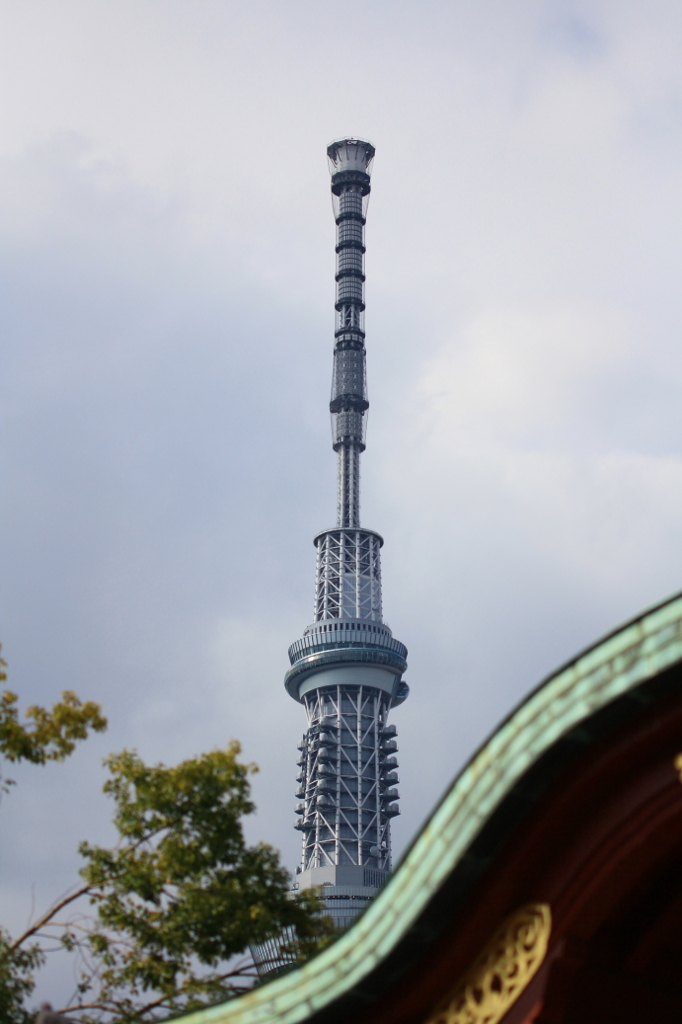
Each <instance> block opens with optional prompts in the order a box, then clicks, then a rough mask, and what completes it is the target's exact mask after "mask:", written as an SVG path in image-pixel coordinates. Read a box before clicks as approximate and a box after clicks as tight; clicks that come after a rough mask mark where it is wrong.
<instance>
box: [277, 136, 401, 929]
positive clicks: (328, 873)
mask: <svg viewBox="0 0 682 1024" xmlns="http://www.w3.org/2000/svg"><path fill="white" fill-rule="evenodd" d="M327 155H328V157H329V166H330V171H331V176H332V179H331V187H332V203H333V209H334V215H335V219H336V226H337V235H336V253H337V264H336V304H335V308H336V330H335V344H334V372H333V377H332V394H331V402H330V406H329V408H330V411H331V414H332V444H333V448H334V451H336V452H337V457H338V502H337V525H336V527H335V528H334V529H331V530H324V531H322V532H321V533H319V534H318V535H317V537H315V546H316V548H317V577H316V586H315V610H314V616H315V620H314V622H313V623H312V625H310V626H308V628H307V629H306V630H304V633H303V636H302V637H301V639H300V640H297V641H296V642H295V643H293V644H292V645H291V647H290V648H289V659H290V662H291V668H290V670H289V672H288V673H287V676H286V679H285V685H286V688H287V690H288V692H289V693H290V694H291V696H292V697H294V698H295V699H296V700H298V701H300V702H301V703H302V704H303V705H304V707H305V710H306V715H307V720H308V727H307V731H306V733H305V734H304V736H303V739H302V741H301V743H299V750H300V757H299V760H298V765H299V769H300V772H299V775H298V779H297V782H298V790H297V792H296V796H297V798H298V801H299V802H298V804H297V807H296V813H297V816H298V818H297V821H296V828H297V829H299V830H300V831H301V832H302V833H303V856H302V861H301V866H300V868H299V869H298V875H297V879H298V882H297V885H298V886H299V887H301V888H305V887H308V886H313V885H324V886H325V887H326V888H325V889H324V893H325V903H326V905H327V907H328V909H329V911H330V913H331V914H332V916H333V917H334V918H335V920H336V922H337V924H344V923H348V921H349V920H351V919H352V918H353V917H354V916H355V915H356V914H357V913H358V912H359V910H361V909H362V908H363V906H364V905H365V904H366V902H367V900H370V899H371V898H372V896H373V894H374V893H375V892H376V890H377V888H378V886H380V885H381V884H382V882H383V881H384V879H385V877H386V875H387V873H388V872H389V871H390V869H391V836H390V821H391V818H393V817H395V816H396V815H397V814H399V813H400V810H399V807H398V803H397V801H398V795H399V794H398V790H397V789H396V784H397V782H398V775H397V768H398V761H397V758H396V756H395V753H396V751H397V749H398V744H397V740H396V728H395V726H394V725H389V724H388V715H389V711H390V710H391V708H393V707H395V706H396V705H398V704H401V703H402V702H403V701H404V700H405V698H406V697H407V695H408V692H409V691H408V687H407V685H406V683H404V682H403V680H402V674H403V672H404V671H405V669H406V668H407V661H406V658H407V649H406V648H405V646H404V645H403V644H401V643H400V642H399V641H398V640H395V639H394V638H393V636H392V633H391V630H390V629H389V628H388V626H387V625H386V624H385V623H384V622H383V620H382V606H381V554H380V553H381V547H382V545H383V540H382V538H381V537H380V536H379V534H378V533H375V532H374V531H373V530H367V529H364V528H363V527H361V526H360V455H361V453H362V452H363V451H364V449H365V420H366V412H367V409H368V408H369V402H368V400H367V380H366V368H365V329H364V328H365V325H364V312H365V295H364V282H365V272H364V254H365V238H364V229H365V220H366V215H367V202H368V199H369V193H370V170H371V166H372V161H373V159H374V147H373V146H372V145H371V144H370V143H369V142H364V141H362V140H361V139H350V138H348V139H341V140H340V141H338V142H334V143H332V144H331V146H329V148H328V150H327Z"/></svg>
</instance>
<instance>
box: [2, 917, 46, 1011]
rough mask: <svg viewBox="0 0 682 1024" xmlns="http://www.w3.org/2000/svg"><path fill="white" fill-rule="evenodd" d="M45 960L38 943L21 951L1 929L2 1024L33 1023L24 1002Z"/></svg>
mask: <svg viewBox="0 0 682 1024" xmlns="http://www.w3.org/2000/svg"><path fill="white" fill-rule="evenodd" d="M44 960H45V955H44V953H43V952H42V951H41V949H40V947H39V946H38V945H37V944H33V945H31V946H29V947H28V948H27V949H21V948H20V947H17V946H15V945H13V944H12V942H11V940H10V937H9V935H8V934H7V932H6V931H5V930H4V929H3V928H0V1021H2V1024H29V1022H30V1020H31V1017H30V1015H29V1014H28V1013H27V1011H26V1009H25V1007H24V999H25V998H26V996H29V995H30V994H31V992H32V991H33V986H34V980H33V972H34V971H35V969H36V968H37V967H40V966H41V965H42V964H43V962H44Z"/></svg>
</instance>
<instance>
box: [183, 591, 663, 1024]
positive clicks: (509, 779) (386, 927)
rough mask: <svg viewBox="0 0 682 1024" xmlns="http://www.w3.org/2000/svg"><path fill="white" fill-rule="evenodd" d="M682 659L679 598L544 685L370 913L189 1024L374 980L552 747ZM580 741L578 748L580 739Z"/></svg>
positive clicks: (282, 1020)
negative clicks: (304, 960) (309, 955)
mask: <svg viewBox="0 0 682 1024" xmlns="http://www.w3.org/2000/svg"><path fill="white" fill-rule="evenodd" d="M680 660H682V595H678V596H676V597H674V598H671V599H670V600H668V601H667V602H665V603H664V604H662V605H660V606H658V607H657V608H654V609H652V610H651V611H649V612H646V613H645V614H644V615H642V616H641V617H640V618H638V619H635V620H634V621H632V622H630V623H628V624H627V625H625V626H623V627H621V628H620V629H619V630H617V631H616V632H615V633H613V634H611V635H610V636H608V637H606V638H605V639H604V640H601V641H600V642H599V643H598V644H596V645H595V646H594V647H592V648H590V649H589V650H587V651H585V652H584V653H583V654H581V655H579V656H578V657H577V658H576V659H575V660H574V661H572V662H570V663H569V664H568V665H566V666H565V667H564V668H562V669H560V670H559V671H558V672H557V673H555V674H554V675H552V676H550V678H549V679H547V680H545V682H543V683H542V684H541V685H540V686H539V687H538V688H537V689H536V690H534V691H533V693H531V694H530V696H529V697H527V698H526V699H525V700H524V701H523V703H522V704H520V705H519V707H518V708H516V710H515V711H514V712H513V713H512V714H511V715H510V716H509V718H507V719H506V721H504V722H503V723H502V725H501V726H500V727H499V728H498V729H497V730H496V731H495V733H493V735H492V736H491V737H490V739H489V740H488V741H487V742H486V743H485V744H484V745H483V746H482V747H481V748H480V750H479V751H478V752H477V753H476V754H475V756H474V757H473V758H472V760H471V761H470V762H469V764H468V765H467V766H466V767H465V768H464V770H463V771H462V772H461V774H460V775H459V776H458V777H457V778H456V779H455V781H454V782H453V784H452V786H451V787H450V789H449V790H448V792H447V793H446V794H445V797H444V798H443V800H442V801H441V803H440V804H439V805H438V807H437V808H436V810H435V811H434V813H433V815H432V816H431V818H430V820H429V821H428V822H427V824H426V826H425V827H424V828H423V830H422V831H421V833H420V834H419V835H418V836H417V838H416V840H415V841H414V843H413V844H412V846H411V847H410V849H409V850H408V852H407V854H406V855H405V857H404V859H403V861H402V863H401V864H400V865H399V867H398V869H397V870H396V872H395V874H394V876H393V878H392V879H391V880H390V882H389V883H388V884H387V885H386V887H385V888H384V889H383V890H382V891H381V892H380V893H379V895H378V896H377V898H376V899H375V900H374V902H373V903H372V904H371V905H370V907H369V908H368V909H367V911H366V912H365V913H364V914H363V915H362V917H360V918H359V919H358V921H357V922H356V923H355V924H354V925H353V927H352V928H351V929H350V931H348V932H346V933H345V935H343V936H342V937H341V938H340V939H338V940H337V941H336V942H335V943H334V944H333V945H332V946H330V947H329V949H327V950H325V951H324V952H323V953H321V954H320V955H319V956H318V957H316V958H315V959H314V960H312V961H311V962H310V963H308V964H306V965H305V966H304V967H301V968H300V969H298V970H296V971H294V972H292V973H291V974H288V975H285V976H284V977H281V978H278V979H275V980H274V981H272V982H270V983H269V984H267V985H265V986H263V987H262V988H259V989H255V990H254V991H253V992H249V993H247V994H246V995H244V996H241V997H240V998H238V999H233V1000H231V1001H230V1002H227V1003H223V1004H221V1005H219V1006H213V1007H210V1008H209V1009H205V1010H201V1011H197V1012H194V1013H189V1014H185V1015H184V1016H182V1017H180V1018H176V1019H177V1020H180V1021H182V1024H266V1022H267V1024H270V1022H274V1021H277V1022H278V1024H296V1022H298V1021H304V1020H305V1019H306V1018H308V1017H310V1016H311V1015H313V1014H315V1013H317V1012H319V1011H321V1010H323V1009H324V1008H325V1007H328V1006H329V1004H331V1003H332V1002H334V1001H335V1000H337V999H339V998H341V997H343V996H344V995H345V994H347V993H349V992H350V991H351V990H352V989H353V988H354V987H355V986H357V985H358V984H359V983H360V982H363V980H365V979H367V978H368V977H369V975H370V974H371V973H372V972H373V971H375V970H376V968H377V967H378V966H379V965H380V964H381V963H382V961H383V960H384V959H385V958H386V957H387V956H388V955H389V954H390V953H391V952H393V951H394V950H395V948H396V947H397V945H398V944H399V942H400V941H401V939H402V938H403V937H404V936H405V935H406V933H407V932H408V931H409V929H410V927H411V926H412V925H413V924H414V922H415V921H416V920H417V918H418V917H419V916H420V914H421V913H422V912H423V911H424V909H425V908H426V906H427V904H428V903H429V902H430V901H431V900H432V899H433V897H434V895H435V894H436V893H437V892H438V890H439V888H440V887H441V886H442V885H443V883H444V882H445V880H446V879H448V878H449V876H450V875H451V874H452V873H453V872H454V871H455V870H456V869H457V867H458V865H460V864H461V862H462V858H463V857H464V855H465V854H467V855H469V854H470V852H471V849H472V846H473V844H474V843H475V840H476V838H477V837H478V836H480V834H481V831H482V830H483V828H484V827H485V826H486V825H487V824H488V823H489V822H490V821H491V818H492V816H493V815H494V814H495V812H496V811H497V810H498V809H499V808H500V807H501V805H502V803H503V802H504V800H505V798H506V797H507V796H509V794H510V793H511V791H512V789H514V788H515V787H516V788H518V786H519V785H520V784H521V783H522V780H523V778H524V776H525V775H527V773H528V772H529V771H530V769H531V768H532V767H533V765H536V764H537V762H538V760H539V759H540V758H541V757H543V755H545V754H546V753H547V752H548V751H549V750H550V748H552V747H555V746H556V745H557V744H558V743H559V742H560V741H562V740H566V739H567V738H570V737H579V736H580V730H581V727H582V729H583V731H585V727H586V724H587V723H588V721H589V720H592V719H594V718H595V716H597V715H598V714H599V713H600V712H602V711H605V709H607V708H608V707H609V705H613V704H614V702H617V701H618V700H619V698H623V697H625V696H627V695H631V696H632V698H633V699H634V697H635V691H637V689H638V688H641V687H642V685H643V684H645V683H647V681H650V680H654V679H655V678H656V677H657V676H660V675H661V673H663V672H664V671H665V670H666V669H668V668H670V667H671V666H673V665H674V664H675V663H676V662H679V661H680ZM575 742H579V739H576V740H575Z"/></svg>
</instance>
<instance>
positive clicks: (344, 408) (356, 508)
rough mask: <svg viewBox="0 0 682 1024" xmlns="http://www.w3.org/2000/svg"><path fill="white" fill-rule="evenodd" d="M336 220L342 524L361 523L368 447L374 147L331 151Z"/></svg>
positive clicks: (336, 425)
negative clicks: (368, 256)
mask: <svg viewBox="0 0 682 1024" xmlns="http://www.w3.org/2000/svg"><path fill="white" fill-rule="evenodd" d="M327 157H328V159H329V170H330V173H331V176H332V205H333V209H334V217H335V220H336V331H335V345H334V373H333V377H332V397H331V402H330V403H329V409H330V412H331V414H332V424H333V445H334V450H335V451H336V452H337V453H338V460H339V461H338V503H337V504H338V514H337V525H338V526H340V527H351V528H356V527H359V526H360V453H361V452H363V451H364V450H365V426H366V423H365V413H366V412H367V409H368V408H369V402H368V400H367V375H366V371H365V323H364V318H365V271H364V265H363V264H364V255H365V221H366V214H367V203H368V200H369V193H370V190H371V183H370V171H371V168H372V162H373V160H374V146H372V144H371V143H369V142H364V141H362V140H361V139H341V140H339V141H338V142H332V143H331V145H330V146H329V147H328V149H327Z"/></svg>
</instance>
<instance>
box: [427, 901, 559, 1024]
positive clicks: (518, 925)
mask: <svg viewBox="0 0 682 1024" xmlns="http://www.w3.org/2000/svg"><path fill="white" fill-rule="evenodd" d="M551 930H552V915H551V911H550V908H549V906H548V905H547V904H546V903H529V904H527V905H526V906H525V907H521V909H520V910H517V911H516V912H515V913H514V914H511V915H510V916H509V917H508V918H507V919H506V920H505V921H504V922H503V924H502V925H501V926H500V927H499V928H498V930H497V931H496V932H495V934H494V935H493V937H492V939H491V940H490V942H489V943H488V944H487V945H486V947H485V948H484V949H483V950H482V951H481V953H480V954H479V956H478V957H477V958H476V960H475V961H474V963H473V964H472V966H471V968H470V969H469V970H468V971H467V972H466V974H465V975H463V976H462V977H461V978H460V979H459V982H458V983H457V985H456V986H455V989H454V991H453V992H452V993H451V994H450V995H449V996H448V997H447V999H446V1000H444V1001H443V1002H442V1003H441V1005H440V1006H439V1008H438V1009H437V1010H436V1012H435V1013H434V1014H433V1015H432V1016H431V1017H430V1018H429V1020H428V1024H497V1022H498V1021H500V1020H502V1018H503V1017H504V1015H505V1013H506V1012H507V1010H508V1009H509V1008H510V1006H512V1004H513V1003H515V1002H516V1000H517V999H518V998H519V996H520V995H521V993H522V992H523V990H524V989H525V988H526V987H527V985H528V983H529V982H530V981H531V979H532V978H533V976H534V975H535V973H536V972H537V970H538V968H539V967H540V965H541V963H542V961H543V960H544V958H545V954H546V953H547V944H548V942H549V935H550V932H551Z"/></svg>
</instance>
